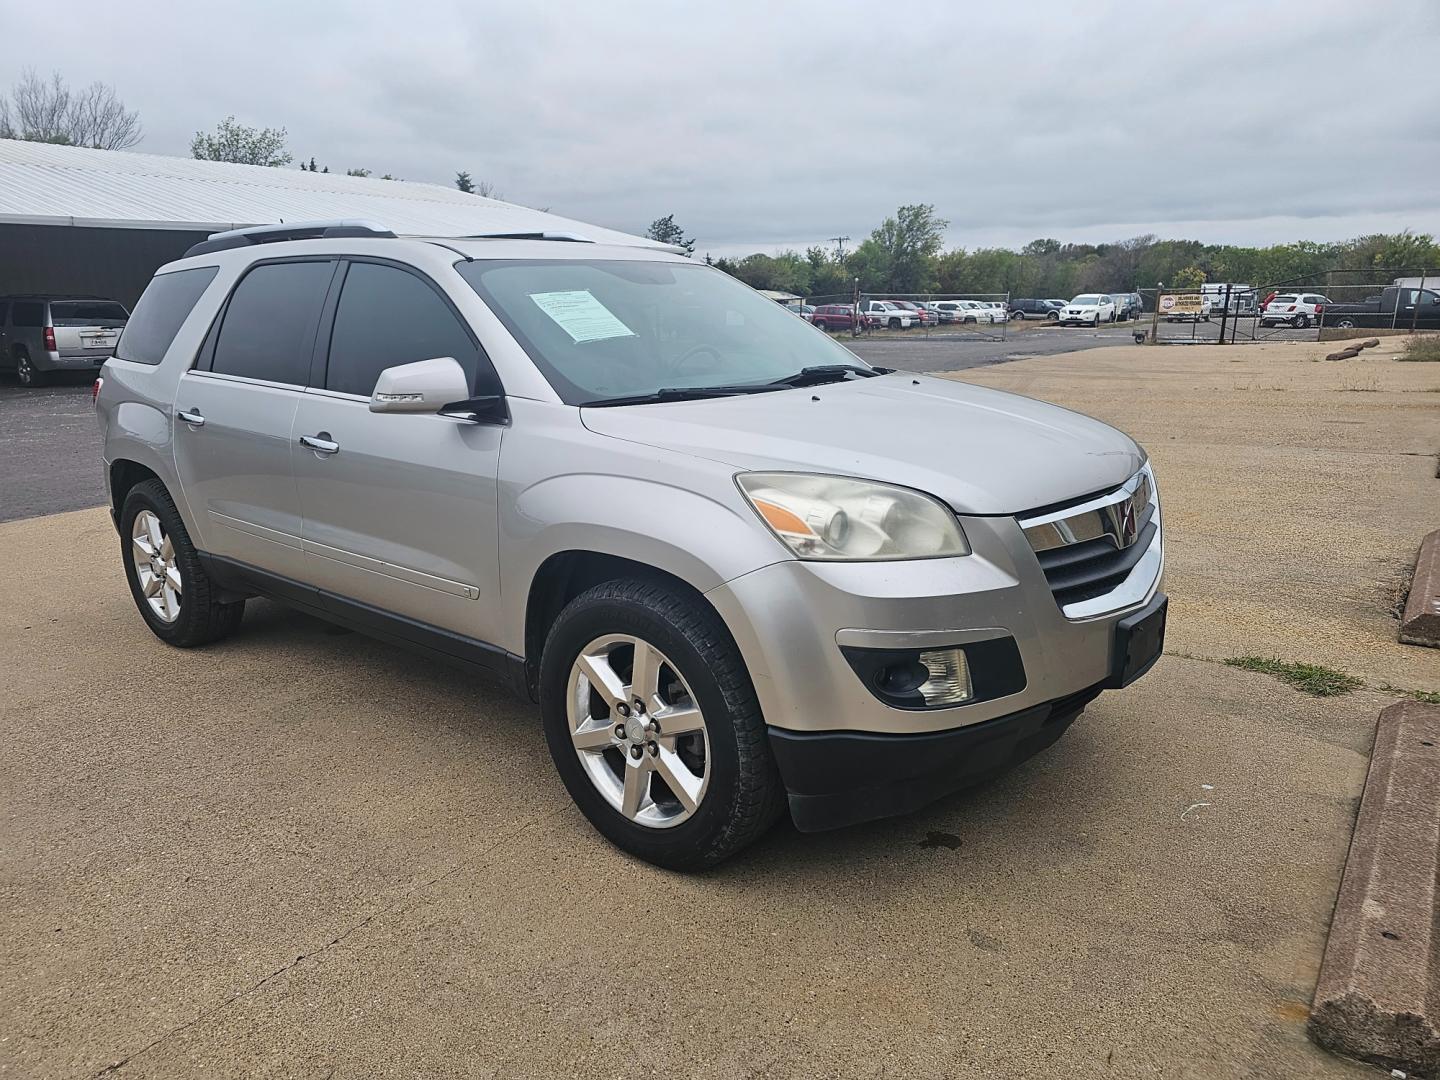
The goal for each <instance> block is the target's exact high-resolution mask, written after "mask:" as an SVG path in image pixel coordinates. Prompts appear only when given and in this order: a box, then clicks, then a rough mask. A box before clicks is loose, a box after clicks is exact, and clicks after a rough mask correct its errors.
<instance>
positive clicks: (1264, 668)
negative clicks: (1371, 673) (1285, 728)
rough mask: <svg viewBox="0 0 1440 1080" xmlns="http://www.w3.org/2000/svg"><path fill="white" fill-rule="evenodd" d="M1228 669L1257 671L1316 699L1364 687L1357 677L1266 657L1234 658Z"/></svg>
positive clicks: (1227, 664) (1227, 661)
mask: <svg viewBox="0 0 1440 1080" xmlns="http://www.w3.org/2000/svg"><path fill="white" fill-rule="evenodd" d="M1225 664H1226V666H1227V667H1234V668H1241V669H1242V670H1244V671H1258V672H1260V673H1261V674H1262V675H1272V676H1274V677H1275V678H1277V679H1279V680H1280V681H1281V682H1285V683H1289V684H1290V685H1291V686H1293V687H1294V688H1295V689H1296V690H1299V691H1300V692H1301V693H1304V694H1311V695H1313V696H1314V697H1335V696H1337V695H1339V694H1348V693H1350V691H1352V690H1359V689H1360V688H1361V687H1362V686H1364V685H1365V683H1364V682H1363V681H1361V680H1360V679H1357V678H1356V677H1355V676H1354V675H1346V674H1345V673H1344V672H1343V671H1334V670H1332V669H1330V668H1327V667H1321V666H1320V665H1319V664H1298V663H1294V662H1293V661H1290V660H1276V659H1274V658H1273V657H1271V658H1266V657H1264V656H1232V657H1230V659H1228V660H1226V661H1225Z"/></svg>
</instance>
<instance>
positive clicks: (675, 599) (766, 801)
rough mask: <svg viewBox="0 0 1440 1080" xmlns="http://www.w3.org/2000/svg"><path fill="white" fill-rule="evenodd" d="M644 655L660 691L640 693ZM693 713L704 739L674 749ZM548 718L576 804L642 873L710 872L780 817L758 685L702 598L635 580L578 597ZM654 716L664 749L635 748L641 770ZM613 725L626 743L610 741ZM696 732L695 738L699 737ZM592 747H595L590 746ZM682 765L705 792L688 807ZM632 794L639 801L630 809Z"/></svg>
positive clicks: (548, 667)
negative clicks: (641, 652) (678, 731)
mask: <svg viewBox="0 0 1440 1080" xmlns="http://www.w3.org/2000/svg"><path fill="white" fill-rule="evenodd" d="M641 646H649V647H650V648H651V649H652V650H653V651H651V652H649V653H647V655H650V656H651V657H652V661H651V665H650V666H651V667H652V668H653V671H654V673H655V675H654V678H652V679H650V680H648V681H647V683H648V686H650V687H654V688H655V689H654V690H651V689H645V688H642V689H640V690H639V691H638V692H637V690H636V687H635V685H634V684H633V683H632V681H631V680H632V678H633V677H634V674H635V661H634V657H635V652H636V650H637V649H638V648H640V647H641ZM627 650H629V652H628V655H627ZM582 654H583V659H582ZM612 657H613V658H615V659H614V661H613V663H614V665H615V666H613V667H612V666H611V663H612V659H611V658H612ZM590 671H596V672H598V676H599V677H598V678H596V679H592V678H590V676H589V675H588V674H587V672H590ZM606 678H613V682H611V683H605V679H606ZM601 684H605V685H609V686H610V697H608V698H607V697H606V696H604V695H602V694H601V693H600V692H599V690H598V689H597V687H598V686H599V685H601ZM587 688H588V689H587ZM637 694H638V696H639V697H640V699H641V700H643V699H644V698H649V699H650V702H651V704H649V705H647V710H648V711H647V712H642V711H641V710H640V709H638V708H636V707H635V704H634V703H635V700H636V698H637ZM657 694H658V695H659V696H657ZM622 697H623V698H624V699H626V701H625V702H624V703H622V701H621V698H622ZM612 698H613V700H611V699H612ZM677 702H678V704H677ZM622 704H623V708H624V710H625V711H624V712H623V713H622V711H621V710H622ZM656 706H659V707H658V708H657V707H656ZM686 708H688V709H689V711H690V713H696V712H697V710H698V718H699V719H698V723H699V724H700V731H699V733H698V734H694V733H692V734H690V735H680V736H670V737H669V739H668V742H667V738H666V736H665V734H664V732H665V719H664V717H666V715H667V714H668V713H670V712H673V711H674V710H677V709H686ZM540 710H541V715H542V717H543V720H544V724H545V738H546V741H547V743H548V744H549V747H550V756H551V758H552V759H553V760H554V762H555V768H556V769H557V770H558V771H559V773H560V778H561V780H563V781H564V783H565V787H566V789H567V790H568V791H569V792H570V797H571V798H573V799H574V800H575V805H576V806H578V807H579V808H580V811H581V812H582V813H583V814H584V815H585V816H586V817H587V818H589V820H590V823H591V824H592V825H594V826H595V828H596V829H598V830H599V831H600V833H601V834H602V835H604V836H605V838H606V839H608V840H609V841H610V842H611V843H612V844H614V845H615V846H616V847H619V848H621V849H623V850H625V851H628V852H630V853H631V854H632V855H635V856H637V857H639V858H641V859H644V860H645V861H646V862H651V863H654V864H655V865H657V866H663V867H667V868H669V869H671V870H699V869H703V868H704V867H707V866H714V865H715V864H716V863H719V862H721V861H722V860H724V859H726V858H728V857H729V856H731V855H733V854H735V853H736V852H737V851H739V850H740V849H741V848H743V847H746V846H747V845H749V844H751V843H753V842H754V841H755V840H757V839H758V838H759V837H760V836H761V835H762V834H764V833H765V832H766V830H768V829H769V828H770V827H771V826H772V825H773V824H774V823H775V820H776V819H777V818H778V817H779V816H780V814H781V812H782V811H783V809H784V806H785V792H784V788H783V786H782V784H781V781H780V774H779V771H778V770H777V769H776V767H775V761H774V758H773V757H771V754H770V743H769V735H768V734H767V732H766V730H765V720H764V717H763V716H762V715H761V713H760V703H759V701H758V700H757V699H756V697H755V689H754V686H753V685H752V684H751V682H750V673H749V671H747V670H746V668H745V662H744V660H743V659H742V658H741V656H740V650H739V649H738V648H736V646H735V642H734V641H733V640H732V639H731V637H730V633H729V631H728V630H727V629H726V628H725V624H724V623H723V622H721V621H720V617H719V616H718V615H716V614H715V612H714V610H713V609H711V608H710V607H709V606H708V605H707V604H706V603H705V601H704V600H703V599H702V598H701V597H699V596H698V595H695V596H692V595H688V594H687V593H686V592H684V591H682V590H681V589H679V588H676V587H674V586H672V585H669V584H667V583H664V582H650V581H636V580H620V581H607V582H604V583H602V584H600V585H596V586H595V587H594V588H592V589H589V590H587V591H586V592H584V593H581V594H580V595H579V596H577V597H576V598H575V599H574V600H572V601H571V602H570V603H569V604H568V605H566V607H565V609H564V610H563V611H562V612H561V613H560V615H559V617H558V618H556V620H555V624H554V626H552V627H551V629H550V634H549V636H548V638H547V639H546V642H545V648H544V651H543V652H542V654H541V658H540ZM647 717H653V723H654V725H655V726H656V728H657V730H656V732H655V734H654V736H653V738H654V739H655V740H656V742H642V743H641V744H638V745H639V746H641V747H642V749H641V751H640V756H639V757H634V756H633V752H634V749H635V748H636V747H637V744H636V743H635V742H633V741H631V735H630V734H629V732H628V729H629V727H630V725H631V724H632V723H634V722H635V721H638V720H641V719H645V718H647ZM617 722H618V726H619V728H620V729H622V730H626V732H627V733H626V734H625V735H613V736H612V734H611V733H613V731H614V730H615V728H612V727H611V725H612V724H616V723H617ZM696 722H697V721H696V720H695V719H694V718H692V720H691V724H690V727H688V728H686V729H685V730H690V731H692V732H693V731H694V724H695V723H696ZM647 730H648V729H647ZM577 732H579V734H580V736H581V737H577ZM586 735H589V736H591V739H590V741H589V742H586V744H585V746H583V747H582V746H581V742H582V738H583V736H586ZM596 738H598V739H599V741H600V745H599V746H598V747H597V746H596V745H593V743H594V741H595V739H596ZM645 738H650V736H645ZM686 739H688V740H690V741H689V742H688V743H687V742H686V741H685V740H686ZM667 745H668V746H669V748H670V749H669V752H668V753H667V751H666V746H667ZM652 751H653V753H652ZM652 762H653V764H652ZM677 763H680V764H683V765H684V767H685V768H686V770H687V771H688V772H690V773H691V774H692V775H691V776H689V777H685V778H684V782H685V783H690V781H691V780H694V781H695V782H696V784H697V786H698V791H699V794H698V798H697V797H695V796H694V795H693V793H692V795H691V797H690V801H691V803H692V804H693V805H691V806H688V807H687V806H686V805H685V800H684V799H681V798H680V797H679V796H678V794H677V792H676V790H675V788H674V787H673V786H672V784H671V781H670V780H669V779H668V778H667V776H666V771H665V770H670V774H671V775H672V776H673V775H677V774H676V773H675V772H674V770H675V769H676V768H678V767H679V766H678V765H677ZM697 767H698V768H699V769H700V770H701V771H700V773H699V774H697V773H696V772H695V770H696V768H697ZM647 768H648V769H650V770H651V771H649V772H645V771H644V770H645V769H647ZM632 769H633V770H635V771H636V772H635V773H634V774H633V775H632ZM641 774H643V779H638V780H637V779H636V776H639V775H641ZM702 775H703V780H701V779H699V777H700V776H702ZM632 783H633V784H635V785H636V790H638V791H639V792H640V793H639V794H638V795H636V796H635V797H634V800H635V801H634V802H633V803H632V802H631V801H630V800H631V794H630V791H631V784H632ZM617 785H618V786H617ZM647 800H648V802H647ZM627 805H628V806H629V808H630V812H627V809H626V808H627ZM637 806H638V807H639V808H638V809H637Z"/></svg>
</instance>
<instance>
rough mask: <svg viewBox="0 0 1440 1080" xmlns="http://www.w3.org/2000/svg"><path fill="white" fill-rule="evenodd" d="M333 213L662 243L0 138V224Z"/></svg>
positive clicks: (479, 206)
mask: <svg viewBox="0 0 1440 1080" xmlns="http://www.w3.org/2000/svg"><path fill="white" fill-rule="evenodd" d="M333 218H364V219H367V220H370V221H374V222H376V223H377V224H380V225H384V226H386V227H387V228H389V229H391V230H392V231H393V232H396V233H400V234H408V235H425V236H466V235H473V234H477V233H495V232H565V233H571V234H573V235H576V236H579V237H584V238H585V239H587V240H593V241H595V242H596V243H610V244H623V245H625V246H635V245H642V246H647V247H651V246H653V247H663V246H664V245H660V244H656V243H655V242H654V241H650V240H646V239H643V238H641V237H637V236H631V235H629V234H628V233H622V232H616V231H615V230H613V229H602V228H600V227H599V226H596V225H587V224H584V223H583V222H579V221H574V220H572V219H570V218H565V217H561V216H559V215H558V214H548V213H544V212H542V211H539V210H531V209H530V208H529V207H525V206H516V205H514V204H513V203H505V202H500V201H498V200H496V199H485V198H481V197H480V196H478V195H467V194H466V193H465V192H463V191H459V190H457V189H455V188H449V187H441V186H440V185H438V184H418V183H413V182H410V181H400V180H377V179H375V178H373V177H360V176H341V175H338V174H336V173H312V172H302V171H300V170H299V169H294V168H266V167H265V166H261V165H231V164H229V163H227V162H220V161H195V160H193V159H190V158H174V157H160V156H158V155H155V154H130V153H123V152H120V151H115V150H90V149H87V148H85V147H79V146H52V145H50V144H48V143H33V142H19V141H16V140H12V139H0V224H7V223H8V224H23V225H83V226H89V227H91V228H97V227H98V228H116V229H179V230H186V231H193V232H217V231H220V230H224V229H233V228H241V227H244V226H247V225H271V224H275V223H278V222H281V221H311V220H327V219H333Z"/></svg>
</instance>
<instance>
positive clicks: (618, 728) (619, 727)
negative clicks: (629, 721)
mask: <svg viewBox="0 0 1440 1080" xmlns="http://www.w3.org/2000/svg"><path fill="white" fill-rule="evenodd" d="M615 737H616V738H617V739H623V738H624V737H625V725H624V724H616V725H615Z"/></svg>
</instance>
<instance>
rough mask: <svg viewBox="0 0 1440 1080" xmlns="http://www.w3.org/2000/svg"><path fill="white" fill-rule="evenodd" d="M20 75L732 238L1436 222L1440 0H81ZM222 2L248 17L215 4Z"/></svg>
mask: <svg viewBox="0 0 1440 1080" xmlns="http://www.w3.org/2000/svg"><path fill="white" fill-rule="evenodd" d="M64 8H65V15H66V18H65V19H63V20H60V21H59V22H57V19H56V14H55V10H54V9H53V8H51V7H47V6H46V5H40V4H28V5H27V4H12V5H8V6H7V11H6V15H5V23H6V29H5V34H4V37H5V41H6V47H5V48H4V49H3V50H0V86H4V85H8V84H9V83H11V82H13V81H14V80H15V78H16V77H18V75H19V73H20V68H21V66H22V65H24V64H27V63H32V64H34V65H36V66H37V67H38V68H39V69H40V70H41V72H42V73H48V71H49V69H50V67H51V66H52V65H53V66H55V67H57V68H58V69H59V70H60V71H61V72H62V73H64V74H65V75H67V76H68V77H69V78H70V79H71V81H72V82H77V83H83V82H88V81H89V80H90V79H93V78H99V79H103V80H105V81H108V82H110V83H112V84H113V85H114V86H115V88H116V90H117V91H118V92H119V94H120V96H121V97H122V98H123V99H124V100H125V102H126V103H127V104H128V105H130V106H131V107H132V108H137V109H139V111H140V114H141V119H142V122H143V123H144V127H145V138H144V141H143V142H141V143H140V144H139V145H138V146H137V147H136V148H135V149H136V150H139V151H143V152H147V153H155V154H177V155H188V153H189V149H188V148H189V143H190V138H191V136H192V135H193V134H194V132H195V131H196V129H198V128H206V129H208V128H211V127H213V126H214V125H215V123H216V122H217V121H219V120H220V119H221V118H223V117H224V116H226V115H227V114H230V113H234V114H235V115H236V117H237V118H238V119H239V120H241V121H243V122H245V123H249V124H254V125H259V126H273V127H284V128H286V129H288V131H289V146H290V148H291V150H292V151H293V152H294V154H295V157H296V160H297V162H298V161H299V160H300V159H301V158H302V157H303V158H306V159H308V158H309V157H310V155H312V154H313V155H314V156H315V158H316V159H317V160H318V161H319V162H320V163H321V164H328V165H329V166H330V168H331V170H332V171H340V172H343V171H344V170H345V169H346V168H351V167H356V166H363V167H366V168H369V169H372V170H373V171H374V172H375V174H376V175H379V174H381V173H385V172H390V173H394V174H396V175H398V176H401V177H404V178H406V179H408V180H423V181H432V182H438V183H450V182H452V181H453V178H454V174H455V172H456V171H457V170H460V169H465V170H468V171H469V172H470V173H471V174H472V175H473V176H474V177H476V178H477V179H480V178H483V179H487V180H490V181H491V182H493V183H494V184H495V185H496V186H497V188H498V189H499V191H500V192H501V194H503V195H504V196H505V197H507V198H509V199H512V200H514V201H517V202H523V203H526V204H528V205H532V206H548V207H550V208H551V209H553V210H555V211H556V212H557V213H563V214H566V215H568V216H571V217H575V218H579V219H582V220H587V221H593V222H596V223H598V224H602V225H607V226H611V227H614V228H620V229H625V230H627V231H632V232H638V231H642V230H643V229H644V228H645V227H646V225H648V224H649V222H650V221H651V220H652V219H654V218H656V217H659V216H660V215H662V214H667V213H673V214H675V217H676V220H677V221H678V222H679V223H680V224H681V225H682V226H683V227H684V228H685V229H686V230H687V231H688V232H689V233H690V234H691V235H694V236H696V237H697V238H698V240H699V244H698V250H700V251H711V252H714V253H716V254H734V253H744V252H749V251H754V250H774V249H776V248H780V247H787V246H788V247H797V248H803V247H805V246H808V245H810V244H815V243H826V242H828V241H827V238H829V237H834V236H838V235H849V236H850V237H851V238H852V242H854V241H858V240H859V239H860V238H862V237H864V236H865V235H866V234H867V233H868V232H869V231H870V229H872V228H873V227H874V226H875V225H876V224H877V223H878V222H879V221H880V219H881V218H883V217H884V216H885V215H887V214H889V213H891V212H893V211H894V209H895V207H896V206H898V205H900V204H902V203H910V202H928V203H933V204H934V205H935V207H936V209H937V211H938V212H939V213H940V215H941V216H942V217H944V218H947V219H948V220H949V222H950V229H949V239H950V242H951V243H952V244H956V245H963V246H965V247H976V246H984V245H990V244H1007V245H1019V244H1023V243H1024V242H1026V241H1028V240H1031V239H1034V238H1035V237H1038V236H1054V237H1057V238H1059V239H1061V240H1070V241H1100V240H1114V239H1120V238H1123V237H1127V236H1133V235H1137V234H1140V233H1147V232H1151V233H1157V234H1159V235H1161V236H1167V237H1187V238H1195V239H1200V240H1205V241H1211V242H1235V243H1250V244H1260V243H1271V242H1277V241H1285V240H1296V239H1313V240H1334V239H1342V238H1345V237H1349V236H1353V235H1357V234H1360V233H1366V232H1377V231H1397V230H1399V229H1402V228H1406V227H1409V228H1413V229H1416V230H1418V231H1423V232H1430V233H1440V183H1437V181H1440V74H1437V71H1440V59H1437V57H1440V49H1437V46H1440V2H1437V0H1348V2H1346V0H1307V2H1305V3H1300V4H1297V3H1295V2H1294V0H1288V2H1285V3H1273V4H1272V3H1267V2H1264V0H1244V2H1236V3H1231V2H1228V0H1207V2H1206V3H1203V4H1199V3H1187V4H1179V3H1176V4H1153V3H1148V2H1146V0H1125V2H1116V3H1111V2H1108V0H1069V2H1065V3H1058V2H1050V0H1008V2H1005V3H985V2H982V0H972V2H967V3H964V4H961V3H959V2H952V3H933V4H932V3H925V2H920V0H910V2H907V3H904V4H901V5H885V4H877V3H875V2H874V0H869V2H866V3H857V4H849V3H846V2H843V0H828V2H826V3H816V2H814V0H812V2H809V3H806V4H792V3H787V2H784V0H778V2H777V0H761V2H750V0H743V2H725V0H719V2H710V3H705V4H699V3H688V2H680V0H674V2H670V3H660V2H656V3H641V2H633V3H632V2H626V0H605V2H593V0H577V2H570V3H564V2H560V0H547V2H543V3H542V2H539V0H532V2H529V3H509V2H505V3H496V2H486V0H463V2H450V0H403V2H396V0H362V2H353V3H344V4H340V3H336V4H321V3H316V2H310V0H284V2H280V0H247V2H245V3H239V4H227V5H224V6H223V8H221V7H219V6H214V7H212V6H211V5H208V4H197V3H194V2H193V0H191V2H188V3H177V4H159V3H146V2H144V0H130V2H129V3H126V4H124V5H122V6H121V7H117V6H116V5H115V4H114V3H113V2H110V0H105V2H100V0H67V2H66V4H65V5H64ZM221 11H223V15H222V14H220V12H221Z"/></svg>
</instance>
